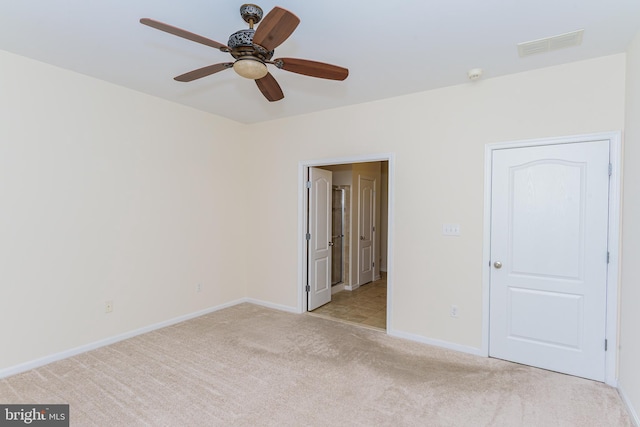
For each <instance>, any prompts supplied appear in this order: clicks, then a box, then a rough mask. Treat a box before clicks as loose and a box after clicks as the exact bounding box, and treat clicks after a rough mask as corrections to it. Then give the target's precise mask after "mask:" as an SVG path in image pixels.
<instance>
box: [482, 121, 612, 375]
mask: <svg viewBox="0 0 640 427" xmlns="http://www.w3.org/2000/svg"><path fill="white" fill-rule="evenodd" d="M602 140H609V162H610V163H611V165H612V166H613V170H612V174H611V179H610V181H609V242H608V243H609V255H610V258H609V268H608V271H607V317H606V323H607V325H606V336H605V338H606V339H607V342H608V350H607V352H606V353H605V383H606V384H608V385H610V386H613V387H615V386H616V383H617V378H616V367H617V360H618V288H619V286H620V283H619V281H618V272H619V269H620V258H619V252H620V213H621V209H620V207H621V201H620V188H621V187H620V184H621V177H622V173H621V172H622V171H621V167H622V160H621V148H622V147H621V145H622V134H621V132H618V131H615V132H602V133H592V134H586V135H571V136H564V137H555V138H544V139H531V140H524V141H513V142H500V143H495V144H487V145H485V155H484V227H483V239H482V241H483V244H482V307H483V310H482V349H481V351H482V353H483V355H485V356H489V281H490V267H489V261H490V256H491V167H492V165H491V159H492V153H493V151H494V150H500V149H505V148H520V147H531V146H537V145H552V144H570V143H576V142H589V141H602Z"/></svg>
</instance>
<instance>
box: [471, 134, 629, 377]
mask: <svg viewBox="0 0 640 427" xmlns="http://www.w3.org/2000/svg"><path fill="white" fill-rule="evenodd" d="M619 143H620V140H619V134H614V133H609V134H596V135H587V136H576V137H566V138H554V139H547V140H536V141H525V142H519V143H511V144H495V145H491V146H487V150H486V158H485V159H486V162H485V170H486V177H487V182H486V184H487V186H486V187H485V238H484V240H485V243H484V245H485V256H484V258H485V264H484V278H483V282H484V308H485V316H484V318H483V320H484V322H485V324H484V328H483V330H484V332H483V333H484V338H483V347H484V348H485V350H486V351H487V355H489V356H491V357H497V358H501V359H506V360H510V361H514V362H518V363H523V364H527V365H531V366H536V367H540V368H544V369H549V370H553V371H557V372H562V373H566V374H570V375H575V376H580V377H585V378H589V379H593V380H597V381H605V382H607V383H611V382H615V357H616V356H615V353H616V348H615V340H616V329H617V328H616V318H617V304H616V301H617V286H618V285H617V267H616V266H617V261H616V260H617V247H618V227H619V226H618V222H617V221H618V220H617V218H618V215H617V213H618V212H619V193H618V188H619V174H618V169H619Z"/></svg>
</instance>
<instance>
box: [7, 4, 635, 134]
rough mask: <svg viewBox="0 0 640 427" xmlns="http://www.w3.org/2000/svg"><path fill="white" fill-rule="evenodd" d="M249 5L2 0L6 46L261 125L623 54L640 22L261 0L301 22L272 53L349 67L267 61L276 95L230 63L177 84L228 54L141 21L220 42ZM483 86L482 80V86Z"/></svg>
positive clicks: (515, 9)
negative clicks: (568, 39) (333, 73)
mask: <svg viewBox="0 0 640 427" xmlns="http://www.w3.org/2000/svg"><path fill="white" fill-rule="evenodd" d="M241 4H242V1H238V2H232V1H229V0H226V1H222V0H181V1H166V0H90V1H88V0H58V1H54V0H0V49H2V50H6V51H9V52H13V53H16V54H19V55H23V56H26V57H29V58H33V59H36V60H39V61H43V62H46V63H49V64H52V65H56V66H59V67H62V68H66V69H69V70H73V71H76V72H79V73H82V74H86V75H89V76H93V77H96V78H99V79H102V80H106V81H109V82H113V83H115V84H118V85H122V86H125V87H129V88H131V89H134V90H137V91H140V92H144V93H148V94H151V95H154V96H158V97H160V98H165V99H168V100H171V101H174V102H177V103H181V104H184V105H188V106H191V107H193V108H197V109H200V110H203V111H208V112H211V113H214V114H217V115H220V116H223V117H227V118H229V119H232V120H236V121H239V122H243V123H256V122H261V121H266V120H272V119H277V118H281V117H287V116H293V115H298V114H304V113H310V112H314V111H319V110H324V109H330V108H336V107H340V106H344V105H350V104H358V103H362V102H368V101H373V100H377V99H383V98H389V97H394V96H399V95H404V94H408V93H412V92H419V91H424V90H429V89H434V88H439V87H444V86H450V85H457V84H464V83H467V84H473V83H470V82H469V80H468V78H467V71H468V70H469V69H471V68H475V67H480V68H483V69H484V77H483V78H484V79H487V78H491V77H496V76H500V75H505V74H510V73H517V72H521V71H526V70H531V69H535V68H541V67H547V66H552V65H557V64H561V63H565V62H571V61H577V60H582V59H588V58H594V57H598V56H604V55H610V54H615V53H621V52H624V51H625V50H626V48H627V47H628V46H629V43H630V42H631V40H632V38H633V37H634V36H635V34H636V33H637V32H638V31H639V30H640V1H639V0H537V1H532V0H483V1H478V0H440V1H428V0H398V1H382V0H379V1H376V0H373V1H371V0H368V1H364V0H322V1H295V0H263V1H261V2H260V3H258V4H259V6H261V7H262V8H263V9H264V11H265V14H266V13H267V12H268V11H270V10H271V9H272V8H273V7H274V6H280V7H283V8H285V9H288V10H290V11H292V12H293V13H295V14H296V15H297V16H298V17H299V18H300V20H301V22H300V25H299V26H298V28H297V29H296V31H295V32H294V33H293V35H292V36H291V37H290V38H289V39H288V40H286V41H285V42H284V43H283V44H282V45H281V46H280V47H278V48H277V49H276V52H275V55H274V58H278V57H296V58H304V59H312V60H316V61H321V62H328V63H331V64H336V65H340V66H343V67H347V68H348V69H349V71H350V74H349V77H348V78H347V80H345V81H343V82H339V81H331V80H323V79H316V78H311V77H306V76H301V75H297V74H293V73H289V72H286V71H283V70H279V69H277V68H275V67H274V66H269V67H270V71H271V73H272V74H273V76H274V77H275V78H276V79H277V80H278V82H279V83H280V86H281V87H282V89H283V91H284V94H285V98H284V99H283V100H282V101H278V102H274V103H269V102H268V101H266V99H264V97H263V96H262V95H261V93H260V92H259V90H258V89H257V87H256V85H255V83H254V82H252V81H250V80H246V79H243V78H241V77H240V76H238V75H236V74H235V73H234V72H233V71H232V70H226V71H223V72H221V73H218V74H214V75H212V76H208V77H205V78H202V79H200V80H197V81H194V82H190V83H180V82H176V81H174V80H173V77H174V76H177V75H179V74H183V73H185V72H187V71H191V70H193V69H196V68H200V67H203V66H206V65H210V64H214V63H218V62H228V61H229V60H230V59H232V58H231V56H230V55H229V54H226V53H222V52H220V51H219V50H216V49H213V48H210V47H207V46H203V45H200V44H197V43H194V42H191V41H188V40H185V39H182V38H179V37H176V36H173V35H170V34H167V33H164V32H161V31H158V30H155V29H153V28H150V27H147V26H144V25H141V24H140V23H139V19H140V18H143V17H146V18H152V19H155V20H158V21H162V22H166V23H168V24H171V25H174V26H177V27H180V28H183V29H185V30H188V31H191V32H194V33H197V34H200V35H203V36H205V37H208V38H210V39H213V40H216V41H218V42H221V43H223V44H226V43H227V40H228V37H229V35H230V34H231V33H233V32H235V31H237V30H239V29H243V28H247V25H246V24H245V22H244V21H243V20H242V18H241V17H240V14H239V7H240V5H241ZM579 29H584V38H583V43H582V45H581V46H578V47H572V48H566V49H562V50H557V51H553V52H549V53H544V54H538V55H534V56H529V57H525V58H520V57H519V56H518V50H517V47H516V44H517V43H521V42H525V41H530V40H535V39H540V38H544V37H549V36H554V35H557V34H562V33H567V32H570V31H574V30H579ZM0 76H1V70H0ZM480 84H481V82H480Z"/></svg>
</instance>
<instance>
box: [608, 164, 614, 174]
mask: <svg viewBox="0 0 640 427" xmlns="http://www.w3.org/2000/svg"><path fill="white" fill-rule="evenodd" d="M612 173H613V165H612V164H611V163H609V176H611V174H612Z"/></svg>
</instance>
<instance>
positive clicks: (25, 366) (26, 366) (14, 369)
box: [0, 298, 251, 379]
mask: <svg viewBox="0 0 640 427" xmlns="http://www.w3.org/2000/svg"><path fill="white" fill-rule="evenodd" d="M243 302H251V301H249V300H248V299H247V298H241V299H239V300H235V301H231V302H228V303H225V304H220V305H217V306H215V307H210V308H206V309H204V310H200V311H196V312H194V313H189V314H185V315H184V316H178V317H174V318H173V319H169V320H165V321H163V322H159V323H155V324H153V325H149V326H145V327H143V328H139V329H134V330H133V331H129V332H125V333H123V334H119V335H115V336H113V337H109V338H105V339H102V340H99V341H95V342H92V343H89V344H85V345H81V346H79V347H75V348H72V349H69V350H65V351H61V352H59V353H55V354H51V355H49V356H45V357H41V358H39V359H35V360H31V361H29V362H24V363H21V364H19V365H15V366H10V367H8V368H4V369H0V379H1V378H6V377H9V376H11V375H16V374H19V373H21V372H25V371H29V370H31V369H35V368H39V367H40V366H44V365H48V364H49V363H52V362H56V361H58V360H62V359H66V358H68V357H72V356H75V355H77V354H80V353H85V352H87V351H91V350H95V349H97V348H100V347H104V346H106V345H109V344H114V343H117V342H118V341H123V340H126V339H128V338H133V337H135V336H137V335H141V334H145V333H147V332H151V331H155V330H156V329H161V328H165V327H167V326H171V325H175V324H176V323H180V322H184V321H186V320H190V319H194V318H196V317H200V316H203V315H205V314H209V313H213V312H214V311H218V310H222V309H224V308H228V307H231V306H234V305H238V304H241V303H243Z"/></svg>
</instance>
